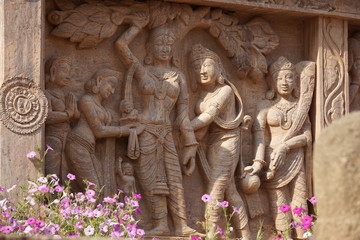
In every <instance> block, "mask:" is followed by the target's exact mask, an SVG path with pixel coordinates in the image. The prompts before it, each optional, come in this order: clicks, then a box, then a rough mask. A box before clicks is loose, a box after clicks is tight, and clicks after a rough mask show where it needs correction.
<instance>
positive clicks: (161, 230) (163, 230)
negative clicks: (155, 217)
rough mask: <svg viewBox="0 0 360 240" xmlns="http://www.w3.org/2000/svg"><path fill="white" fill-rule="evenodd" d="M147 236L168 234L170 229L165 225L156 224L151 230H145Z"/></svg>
mask: <svg viewBox="0 0 360 240" xmlns="http://www.w3.org/2000/svg"><path fill="white" fill-rule="evenodd" d="M146 235H147V236H170V229H169V227H168V226H167V225H166V226H156V227H154V228H153V229H151V230H148V231H146Z"/></svg>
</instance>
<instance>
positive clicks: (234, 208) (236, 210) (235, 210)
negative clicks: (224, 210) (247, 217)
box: [232, 206, 240, 214]
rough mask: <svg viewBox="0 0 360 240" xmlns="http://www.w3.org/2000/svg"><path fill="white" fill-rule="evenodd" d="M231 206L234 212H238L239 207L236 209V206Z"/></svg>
mask: <svg viewBox="0 0 360 240" xmlns="http://www.w3.org/2000/svg"><path fill="white" fill-rule="evenodd" d="M232 208H233V210H234V212H236V213H237V214H240V211H239V209H237V208H236V207H234V206H232Z"/></svg>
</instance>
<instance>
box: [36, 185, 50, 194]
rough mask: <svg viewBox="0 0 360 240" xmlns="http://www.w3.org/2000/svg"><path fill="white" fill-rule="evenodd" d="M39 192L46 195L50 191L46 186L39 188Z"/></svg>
mask: <svg viewBox="0 0 360 240" xmlns="http://www.w3.org/2000/svg"><path fill="white" fill-rule="evenodd" d="M38 189H39V191H41V192H42V193H47V192H49V191H50V188H48V187H47V186H46V185H41V186H40V187H39V188H38Z"/></svg>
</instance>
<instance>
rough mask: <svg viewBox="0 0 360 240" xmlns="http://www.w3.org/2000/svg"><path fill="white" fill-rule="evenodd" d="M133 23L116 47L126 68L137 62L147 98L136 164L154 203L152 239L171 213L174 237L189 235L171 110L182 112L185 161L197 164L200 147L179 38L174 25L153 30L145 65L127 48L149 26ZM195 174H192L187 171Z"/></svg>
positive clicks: (179, 119)
mask: <svg viewBox="0 0 360 240" xmlns="http://www.w3.org/2000/svg"><path fill="white" fill-rule="evenodd" d="M147 22H148V21H147V20H146V19H145V20H143V21H135V22H134V24H132V25H131V26H130V28H129V29H128V30H127V31H126V32H125V33H124V34H123V35H122V36H120V38H119V39H118V40H117V41H116V44H115V45H116V48H117V49H118V51H119V53H120V54H121V56H122V58H123V61H124V63H125V64H127V65H132V64H136V65H137V67H136V69H135V72H134V78H135V79H136V80H137V81H138V86H139V90H140V92H141V93H142V97H143V110H142V112H141V113H139V118H140V119H141V122H142V123H143V124H144V126H145V130H144V132H143V133H142V134H141V135H140V136H139V145H140V149H141V154H140V157H139V159H138V160H136V163H135V172H136V176H137V178H138V180H139V182H140V185H141V186H142V188H143V189H144V193H145V195H146V197H147V199H148V200H149V202H151V206H150V207H151V212H152V219H153V223H154V227H153V229H152V230H150V231H147V234H149V235H168V234H169V233H170V231H169V226H168V218H167V215H168V210H169V211H170V215H171V217H172V219H173V222H174V227H175V234H176V235H178V236H187V235H191V234H194V233H196V231H195V230H194V229H192V228H190V227H188V226H187V223H186V212H185V199H184V189H183V185H182V173H181V167H180V164H179V160H178V154H177V152H176V148H175V144H174V140H173V136H172V126H171V121H170V112H171V111H172V110H173V109H176V110H177V123H178V124H179V128H180V131H181V134H182V137H183V139H184V141H183V142H184V145H185V147H184V152H183V154H182V160H181V163H182V164H183V165H189V164H190V165H194V161H195V159H194V157H195V154H196V150H197V145H198V143H197V142H196V139H195V135H194V132H193V129H192V128H191V125H190V120H189V117H188V93H187V88H186V82H185V79H184V75H183V74H182V73H181V72H180V71H179V70H178V69H177V68H175V67H173V66H172V64H171V62H172V61H171V60H172V50H173V44H174V41H175V35H174V33H173V32H172V31H171V29H170V26H167V25H163V26H160V27H158V28H156V29H153V30H152V31H151V33H150V39H149V42H148V45H147V46H148V53H147V54H148V56H147V57H146V58H145V63H146V64H145V65H143V64H142V63H141V62H140V61H139V60H138V59H137V58H136V57H135V56H134V54H133V53H132V52H131V50H130V49H129V47H128V45H129V44H130V42H131V41H132V40H133V39H134V38H135V36H136V35H137V34H138V33H139V32H140V31H141V29H142V28H143V27H144V26H145V25H146V24H147ZM188 174H191V171H188Z"/></svg>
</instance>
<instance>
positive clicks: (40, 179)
mask: <svg viewBox="0 0 360 240" xmlns="http://www.w3.org/2000/svg"><path fill="white" fill-rule="evenodd" d="M37 180H38V182H41V183H47V182H48V180H47V178H46V177H39V178H38V179H37Z"/></svg>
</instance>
